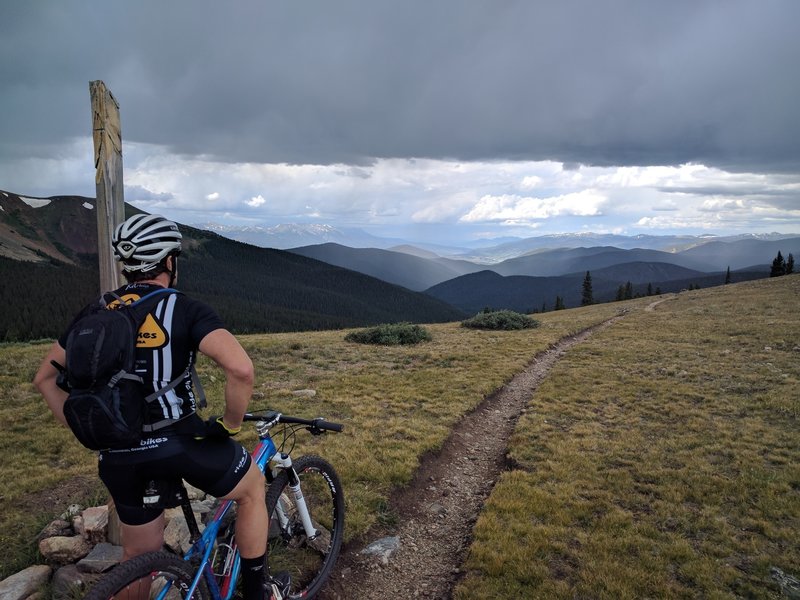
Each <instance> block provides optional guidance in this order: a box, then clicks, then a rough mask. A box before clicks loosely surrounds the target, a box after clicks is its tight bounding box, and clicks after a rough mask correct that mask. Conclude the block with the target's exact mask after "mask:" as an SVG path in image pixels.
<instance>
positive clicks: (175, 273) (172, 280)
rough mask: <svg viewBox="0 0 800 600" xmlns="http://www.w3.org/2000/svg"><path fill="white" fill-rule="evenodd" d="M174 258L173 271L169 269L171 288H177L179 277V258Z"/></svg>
mask: <svg viewBox="0 0 800 600" xmlns="http://www.w3.org/2000/svg"><path fill="white" fill-rule="evenodd" d="M170 256H172V269H167V273H169V287H175V278H176V277H177V276H178V257H177V256H176V255H175V254H171V255H170Z"/></svg>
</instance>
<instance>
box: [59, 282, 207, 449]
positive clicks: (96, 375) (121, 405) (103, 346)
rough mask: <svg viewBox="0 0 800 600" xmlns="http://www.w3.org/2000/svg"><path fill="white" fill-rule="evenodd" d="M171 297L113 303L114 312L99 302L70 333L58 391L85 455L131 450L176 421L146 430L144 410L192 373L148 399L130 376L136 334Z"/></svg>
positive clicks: (152, 295)
mask: <svg viewBox="0 0 800 600" xmlns="http://www.w3.org/2000/svg"><path fill="white" fill-rule="evenodd" d="M174 293H179V292H177V290H174V289H172V288H163V289H159V290H155V291H153V292H150V293H149V294H146V295H145V296H143V297H142V298H140V299H139V300H137V301H135V302H132V303H130V304H128V303H125V302H124V301H122V300H121V299H119V298H118V300H119V302H118V305H117V306H113V307H109V306H108V305H107V304H106V302H105V299H104V298H102V297H101V298H100V301H99V302H98V303H97V305H96V306H95V307H93V309H92V310H90V311H89V313H88V314H87V315H85V316H83V317H81V318H80V319H78V320H77V321H76V322H75V323H74V324H73V326H72V328H71V329H70V331H69V334H68V335H67V348H66V356H67V361H66V362H67V364H66V366H65V367H64V368H62V367H60V366H59V365H58V364H56V365H55V366H56V367H57V368H59V370H61V376H60V379H61V383H60V384H59V385H61V387H63V388H64V389H66V390H67V391H68V392H69V396H68V398H67V401H66V402H65V403H64V416H65V417H66V419H67V423H68V424H69V426H70V429H72V432H73V433H74V434H75V437H77V438H78V441H80V443H81V444H83V445H84V446H86V447H87V448H89V449H90V450H105V449H118V448H131V447H134V446H136V445H138V444H139V441H140V440H141V439H142V433H143V432H150V431H154V430H156V429H160V428H161V427H165V426H167V425H170V424H171V423H174V422H175V421H176V420H177V419H165V420H163V421H160V422H158V423H156V424H149V423H147V418H146V416H147V405H148V403H150V402H152V401H153V400H155V399H156V398H159V397H160V396H163V395H164V394H166V393H167V392H168V391H170V390H172V389H174V388H175V387H176V386H177V385H178V384H179V383H180V382H181V381H183V380H184V379H185V378H186V377H187V376H188V375H189V373H192V375H194V372H193V368H192V367H191V366H190V367H188V368H187V370H186V371H184V372H183V373H182V374H181V375H179V376H178V378H177V379H175V380H174V381H172V382H170V383H169V384H168V385H167V386H165V387H163V388H161V389H159V390H157V391H156V392H155V393H152V394H150V395H147V394H146V393H145V388H144V385H143V381H142V378H141V377H139V376H138V375H136V373H135V364H136V341H137V337H138V333H139V328H140V327H141V325H142V323H143V322H144V320H145V318H146V317H147V314H148V312H149V311H150V309H151V308H152V307H153V306H154V305H155V304H156V303H157V302H158V301H159V300H161V299H162V298H163V297H164V296H165V295H167V294H174ZM54 364H55V363H54ZM200 393H201V395H202V390H201V391H200ZM201 404H202V401H201Z"/></svg>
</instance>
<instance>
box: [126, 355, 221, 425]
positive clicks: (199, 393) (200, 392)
mask: <svg viewBox="0 0 800 600" xmlns="http://www.w3.org/2000/svg"><path fill="white" fill-rule="evenodd" d="M188 376H191V378H192V386H193V387H194V391H195V396H196V397H197V405H198V406H199V407H200V408H205V407H206V406H207V405H208V402H206V392H205V390H204V389H203V384H202V383H200V377H198V375H197V370H196V369H195V368H194V365H189V366H188V367H186V370H185V371H184V372H183V373H181V374H180V375H178V376H177V377H176V378H175V379H173V380H172V381H170V382H169V383H168V384H167V385H165V386H164V387H163V388H160V389H158V390H156V391H155V392H153V393H152V394H149V395H148V396H147V397H145V399H144V400H145V402H147V403H148V404H149V403H150V402H153V401H154V400H156V399H157V398H160V397H161V396H164V395H166V394H167V392H170V391H171V390H174V389H175V388H176V387H178V385H179V384H180V383H181V382H182V381H183V380H184V379H186V377H188ZM196 412H197V411H192V412H190V413H189V414H187V415H184V416H183V417H180V418H178V419H162V420H161V421H157V422H156V423H149V424H145V425H143V426H142V431H145V432H152V431H156V430H158V429H163V428H164V427H166V426H168V425H172V424H173V423H177V422H178V421H182V420H183V419H186V418H187V417H190V416H192V415H193V414H195V413H196Z"/></svg>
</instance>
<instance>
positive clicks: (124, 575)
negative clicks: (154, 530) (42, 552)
mask: <svg viewBox="0 0 800 600" xmlns="http://www.w3.org/2000/svg"><path fill="white" fill-rule="evenodd" d="M194 575H195V573H194V570H193V569H192V565H191V563H189V562H187V561H185V560H182V559H181V558H179V557H177V556H175V555H174V554H168V553H167V552H149V553H147V554H142V555H141V556H136V557H134V558H132V559H131V560H128V561H125V562H124V563H121V564H119V565H118V566H116V567H115V568H114V570H113V571H111V572H109V573H108V575H106V576H105V577H103V578H102V579H100V580H99V581H98V582H97V583H96V584H95V585H94V586H93V587H92V589H91V590H89V593H88V594H87V595H86V597H85V599H84V600H109V599H111V598H115V599H118V600H150V599H151V598H156V597H159V598H162V597H163V598H165V600H183V599H185V598H193V599H194V600H209V599H210V595H209V593H208V588H207V587H206V583H205V581H204V580H202V579H201V580H200V583H199V585H198V586H197V589H195V591H194V593H193V594H192V595H191V596H187V592H188V591H189V588H190V587H191V584H192V580H193V579H194ZM165 590H166V595H160V594H162V592H163V591H165Z"/></svg>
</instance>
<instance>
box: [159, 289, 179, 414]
mask: <svg viewBox="0 0 800 600" xmlns="http://www.w3.org/2000/svg"><path fill="white" fill-rule="evenodd" d="M176 299H177V295H176V294H170V295H169V297H167V298H166V299H164V300H161V301H160V302H159V303H158V305H157V306H156V310H155V313H156V316H158V318H159V320H160V321H161V324H162V326H163V327H164V330H165V331H166V332H167V338H168V342H167V344H166V345H165V346H163V347H161V348H156V349H155V350H153V388H154V389H156V390H158V389H161V388H163V387H166V386H167V385H169V383H170V382H171V381H172V380H173V379H174V377H175V376H174V375H173V373H172V318H173V316H174V314H175V302H176ZM158 403H159V405H160V406H161V412H162V414H163V416H164V418H165V419H177V418H179V417H180V416H181V411H180V406H181V399H180V398H179V397H178V396H177V394H175V391H174V390H170V391H169V392H167V393H166V394H164V395H163V396H159V398H158Z"/></svg>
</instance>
